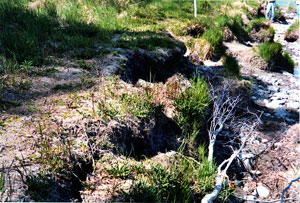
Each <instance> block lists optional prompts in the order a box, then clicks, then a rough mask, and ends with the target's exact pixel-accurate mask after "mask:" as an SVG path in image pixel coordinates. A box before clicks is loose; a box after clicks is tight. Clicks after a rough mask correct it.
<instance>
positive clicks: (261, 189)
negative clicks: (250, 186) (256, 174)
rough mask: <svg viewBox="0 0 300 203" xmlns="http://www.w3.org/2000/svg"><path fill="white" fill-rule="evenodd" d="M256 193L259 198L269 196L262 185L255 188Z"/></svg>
mask: <svg viewBox="0 0 300 203" xmlns="http://www.w3.org/2000/svg"><path fill="white" fill-rule="evenodd" d="M256 191H257V193H258V196H259V197H260V198H267V197H269V195H270V191H269V189H268V188H266V187H264V186H262V185H259V186H257V188H256Z"/></svg>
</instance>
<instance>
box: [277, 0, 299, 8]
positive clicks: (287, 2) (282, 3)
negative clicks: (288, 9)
mask: <svg viewBox="0 0 300 203" xmlns="http://www.w3.org/2000/svg"><path fill="white" fill-rule="evenodd" d="M276 4H277V5H278V6H279V7H284V6H288V5H289V4H292V5H295V6H296V1H293V0H290V1H289V0H286V1H276Z"/></svg>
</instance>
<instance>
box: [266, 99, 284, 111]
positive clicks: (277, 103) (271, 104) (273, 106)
mask: <svg viewBox="0 0 300 203" xmlns="http://www.w3.org/2000/svg"><path fill="white" fill-rule="evenodd" d="M283 103H284V101H283V100H273V101H271V102H269V103H267V104H266V107H267V108H269V109H277V108H280V107H282V105H281V104H283Z"/></svg>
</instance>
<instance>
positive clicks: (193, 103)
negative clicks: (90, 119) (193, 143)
mask: <svg viewBox="0 0 300 203" xmlns="http://www.w3.org/2000/svg"><path fill="white" fill-rule="evenodd" d="M191 83H192V87H191V88H189V89H187V90H186V91H185V92H184V93H182V94H181V95H180V96H179V97H178V98H176V99H175V101H174V106H175V108H176V109H177V111H178V115H177V117H176V119H177V122H178V124H179V126H180V127H181V128H182V130H183V132H184V134H186V135H188V134H189V135H192V134H198V132H199V129H200V127H201V124H202V120H203V118H204V117H205V111H206V108H207V107H208V105H209V91H208V87H207V84H206V82H205V81H204V80H203V79H201V78H200V76H195V77H194V78H193V80H192V81H191Z"/></svg>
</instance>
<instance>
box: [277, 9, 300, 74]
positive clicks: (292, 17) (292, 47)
mask: <svg viewBox="0 0 300 203" xmlns="http://www.w3.org/2000/svg"><path fill="white" fill-rule="evenodd" d="M283 12H286V11H285V10H283ZM285 16H286V18H287V24H279V23H273V24H272V27H273V28H274V29H275V37H274V41H275V42H279V43H280V44H282V45H283V49H284V50H285V51H287V52H288V53H289V54H290V55H291V57H292V59H293V60H294V62H295V67H296V70H295V72H297V73H298V75H299V73H300V72H299V70H300V40H299V39H298V40H297V41H296V42H287V41H285V40H284V35H285V33H286V31H287V29H288V28H289V27H290V26H291V25H292V24H293V23H294V22H295V21H296V20H297V16H296V14H295V13H287V14H285Z"/></svg>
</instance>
